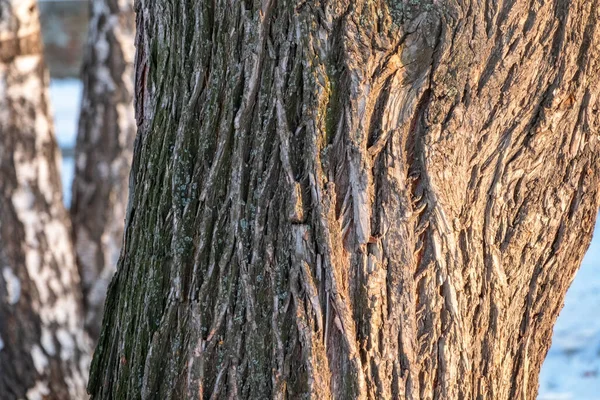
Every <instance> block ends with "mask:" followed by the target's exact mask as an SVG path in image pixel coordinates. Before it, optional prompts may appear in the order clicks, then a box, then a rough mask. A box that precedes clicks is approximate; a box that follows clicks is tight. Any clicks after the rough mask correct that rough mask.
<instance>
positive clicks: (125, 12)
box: [71, 0, 136, 340]
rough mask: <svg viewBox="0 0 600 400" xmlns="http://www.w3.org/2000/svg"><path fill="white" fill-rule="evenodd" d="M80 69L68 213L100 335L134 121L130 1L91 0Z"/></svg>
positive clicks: (93, 332) (91, 320) (90, 326)
mask: <svg viewBox="0 0 600 400" xmlns="http://www.w3.org/2000/svg"><path fill="white" fill-rule="evenodd" d="M90 10H91V19H90V25H89V33H88V42H87V46H86V54H85V57H84V64H83V69H82V79H83V87H84V89H83V101H82V104H81V114H80V117H79V132H78V135H77V146H76V151H75V160H76V163H75V164H76V167H75V179H74V182H73V201H72V205H71V217H72V221H73V232H74V240H75V248H76V251H77V264H78V266H79V272H80V274H81V280H82V288H83V295H84V299H85V313H86V317H85V322H86V328H87V330H88V332H89V334H90V336H91V337H92V338H93V339H94V340H96V339H97V338H98V335H99V334H100V325H101V322H102V309H103V307H104V300H105V298H106V290H107V287H108V284H109V282H110V280H111V279H112V276H113V274H114V271H115V268H116V265H117V261H118V259H119V252H120V250H121V242H122V239H123V224H124V220H125V210H126V206H127V197H128V194H127V193H128V191H127V188H128V186H129V185H128V178H129V170H130V167H131V157H132V153H133V139H134V137H135V132H136V124H135V118H134V112H133V61H134V32H135V19H134V14H133V1H128V0H125V1H123V0H91V1H90Z"/></svg>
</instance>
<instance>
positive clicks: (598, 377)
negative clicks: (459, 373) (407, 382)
mask: <svg viewBox="0 0 600 400" xmlns="http://www.w3.org/2000/svg"><path fill="white" fill-rule="evenodd" d="M81 90H82V86H81V83H80V82H79V81H78V80H75V79H66V80H53V81H52V83H51V84H50V95H51V98H52V102H53V108H54V111H55V114H54V118H55V130H56V135H57V137H58V142H59V144H60V145H61V147H73V146H74V145H75V135H76V132H77V129H76V126H77V118H78V110H79V105H80V101H81V100H80V99H81ZM74 168H75V166H74V161H73V159H72V158H66V159H63V165H62V173H63V177H62V178H63V188H64V199H65V203H66V204H67V205H68V204H70V199H71V180H72V179H73V174H74V172H73V171H74ZM596 232H597V233H598V234H597V235H596V237H595V238H594V240H593V242H592V245H591V246H590V249H589V251H588V253H587V255H586V257H585V259H584V261H583V265H582V267H581V269H580V270H579V272H578V273H577V276H576V277H575V280H574V281H573V285H572V286H571V288H570V289H569V292H568V293H567V298H566V301H565V307H564V309H563V310H562V312H561V314H560V317H559V318H558V321H557V323H556V326H555V328H554V336H553V343H552V347H551V348H550V351H549V353H548V357H547V359H546V362H545V363H544V366H543V368H542V373H541V375H540V394H539V396H538V400H600V312H599V310H600V271H598V269H597V267H598V265H599V264H600V222H599V223H598V225H597V226H596Z"/></svg>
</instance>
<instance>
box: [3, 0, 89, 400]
mask: <svg viewBox="0 0 600 400" xmlns="http://www.w3.org/2000/svg"><path fill="white" fill-rule="evenodd" d="M41 51H42V46H41V38H40V27H39V20H38V10H37V6H36V2H35V1H34V0H14V1H7V0H0V268H1V272H2V273H1V274H0V397H1V398H2V399H7V400H10V399H23V398H26V399H42V398H44V399H61V400H62V399H81V398H84V397H85V396H86V394H85V384H86V379H87V368H88V366H89V351H90V347H89V346H90V344H89V343H88V339H87V336H85V334H84V331H83V315H82V310H81V305H82V304H81V295H80V291H79V276H78V274H77V268H76V265H75V259H74V252H73V246H72V242H71V239H70V232H69V230H70V225H69V223H68V216H67V212H66V210H65V208H64V206H63V202H62V192H61V181H60V173H59V169H58V163H59V161H60V155H59V153H58V148H57V145H56V141H55V139H54V134H53V130H52V120H51V116H50V110H49V103H48V101H49V96H48V92H47V85H48V74H47V71H46V69H45V66H44V63H43V57H42V52H41Z"/></svg>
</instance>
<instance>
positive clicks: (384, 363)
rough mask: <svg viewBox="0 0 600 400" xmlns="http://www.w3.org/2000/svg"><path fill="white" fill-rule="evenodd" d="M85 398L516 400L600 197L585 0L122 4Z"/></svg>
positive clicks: (595, 42)
mask: <svg viewBox="0 0 600 400" xmlns="http://www.w3.org/2000/svg"><path fill="white" fill-rule="evenodd" d="M136 4H137V10H136V11H137V29H138V34H137V56H136V71H137V72H136V84H135V85H136V117H137V121H138V124H139V132H138V137H137V139H136V145H135V153H134V161H133V167H132V186H131V190H132V193H131V196H130V202H129V206H128V213H127V219H126V232H125V239H124V249H123V251H122V253H121V258H120V262H119V269H118V272H117V274H116V275H115V279H114V280H113V282H112V284H111V287H110V288H109V295H108V300H107V304H106V313H105V319H104V326H103V332H102V334H101V338H100V341H99V345H98V347H97V350H96V353H95V357H94V362H93V367H92V374H91V379H90V385H89V390H90V391H91V394H92V396H93V398H94V399H113V398H118V399H125V398H127V399H181V398H190V399H191V398H194V399H198V398H201V399H226V398H229V399H230V398H235V399H238V398H239V399H252V398H255V399H258V398H261V399H262V398H273V399H285V398H287V399H299V398H319V399H320V398H323V399H329V398H334V399H399V398H403V399H533V398H535V396H536V393H537V388H538V373H539V370H540V367H541V364H542V362H543V359H544V357H545V354H546V352H547V350H548V347H549V346H550V339H551V333H552V326H553V324H554V322H555V319H556V317H557V315H558V312H559V310H560V308H561V307H562V304H563V299H564V294H565V292H566V291H567V288H568V286H569V284H570V282H571V280H572V279H573V277H574V275H575V272H576V270H577V268H578V267H579V265H580V262H581V259H582V257H583V254H584V252H585V250H586V248H587V246H588V245H589V241H590V238H591V235H592V229H593V226H594V220H595V218H596V213H597V211H598V205H599V201H600V198H599V193H598V192H599V182H600V176H599V174H600V165H599V163H598V161H597V160H598V157H599V156H600V145H599V143H598V129H599V116H598V107H599V98H598V94H599V92H600V85H599V77H598V71H599V69H600V63H599V57H600V51H599V50H600V49H599V47H600V36H599V34H598V17H599V15H598V13H599V11H598V7H597V4H596V3H594V2H588V1H584V0H574V1H560V0H559V1H555V2H538V1H520V2H516V1H504V2H495V1H482V2H470V1H463V0H455V1H452V0H439V1H438V0H433V1H426V0H423V1H410V2H404V1H396V0H356V1H343V0H323V1H307V2H301V1H291V0H290V1H285V0H263V1H254V2H250V1H235V0H216V1H212V2H207V1H181V2H179V1H177V2H171V1H167V0H155V1H149V0H139V1H138V2H137V3H136Z"/></svg>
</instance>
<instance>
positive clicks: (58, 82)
mask: <svg viewBox="0 0 600 400" xmlns="http://www.w3.org/2000/svg"><path fill="white" fill-rule="evenodd" d="M82 90H83V86H82V84H81V81H80V80H79V79H53V80H51V81H50V99H51V101H52V109H53V110H54V131H55V133H56V139H57V141H58V145H59V146H60V147H61V148H68V149H72V148H74V147H75V139H76V137H77V124H78V119H79V107H80V103H81V93H82ZM74 175H75V163H74V162H73V159H72V158H70V157H69V158H66V157H63V161H62V184H63V198H64V201H65V204H66V205H67V206H68V205H69V204H71V182H72V181H73V176H74Z"/></svg>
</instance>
